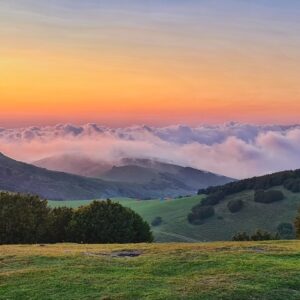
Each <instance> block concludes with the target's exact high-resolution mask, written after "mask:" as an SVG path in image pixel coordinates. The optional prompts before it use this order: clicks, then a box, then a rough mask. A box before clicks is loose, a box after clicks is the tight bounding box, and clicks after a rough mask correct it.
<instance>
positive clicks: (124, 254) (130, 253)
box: [83, 250, 142, 257]
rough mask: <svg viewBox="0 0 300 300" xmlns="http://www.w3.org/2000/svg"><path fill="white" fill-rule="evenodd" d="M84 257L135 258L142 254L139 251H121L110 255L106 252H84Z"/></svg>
mask: <svg viewBox="0 0 300 300" xmlns="http://www.w3.org/2000/svg"><path fill="white" fill-rule="evenodd" d="M83 254H84V255H86V256H110V257H137V256H140V255H141V254H142V251H139V250H121V251H113V252H111V253H107V252H84V253H83Z"/></svg>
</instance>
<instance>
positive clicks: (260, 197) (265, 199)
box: [254, 190, 284, 203]
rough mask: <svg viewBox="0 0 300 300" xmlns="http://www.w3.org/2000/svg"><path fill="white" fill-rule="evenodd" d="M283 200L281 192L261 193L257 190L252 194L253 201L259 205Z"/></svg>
mask: <svg viewBox="0 0 300 300" xmlns="http://www.w3.org/2000/svg"><path fill="white" fill-rule="evenodd" d="M283 199H284V195H283V193H282V192H281V191H277V190H270V191H263V190H257V191H255V194H254V201H255V202H259V203H272V202H276V201H281V200H283Z"/></svg>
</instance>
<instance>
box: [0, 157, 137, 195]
mask: <svg viewBox="0 0 300 300" xmlns="http://www.w3.org/2000/svg"><path fill="white" fill-rule="evenodd" d="M139 188H140V187H139V186H136V185H129V184H122V183H116V182H108V181H104V180H101V179H95V178H87V177H83V176H77V175H72V174H68V173H63V172H54V171H49V170H46V169H43V168H39V167H36V166H33V165H30V164H26V163H23V162H19V161H16V160H13V159H11V158H9V157H7V156H5V155H3V154H0V190H6V191H9V192H22V193H31V194H37V195H39V196H41V197H44V198H47V199H58V200H61V199H94V198H99V197H101V198H102V197H116V196H128V197H137V195H139V192H138V189H139ZM141 189H142V188H141Z"/></svg>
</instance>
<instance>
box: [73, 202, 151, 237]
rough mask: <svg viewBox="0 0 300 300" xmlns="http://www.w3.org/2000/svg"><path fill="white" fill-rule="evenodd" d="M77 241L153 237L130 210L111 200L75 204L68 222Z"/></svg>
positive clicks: (147, 226) (142, 222) (138, 217)
mask: <svg viewBox="0 0 300 300" xmlns="http://www.w3.org/2000/svg"><path fill="white" fill-rule="evenodd" d="M70 239H71V240H72V241H74V242H78V243H139V242H151V241H152V240H153V237H152V233H151V231H150V227H149V225H148V224H147V223H146V222H145V221H144V220H143V219H142V218H141V217H140V216H139V215H137V214H136V213H135V212H134V211H133V210H131V209H129V208H125V207H123V206H122V205H120V204H118V203H114V202H112V201H110V200H107V201H94V202H92V203H91V204H90V205H88V206H82V207H80V208H78V209H77V210H76V211H75V212H74V215H73V218H72V220H71V222H70Z"/></svg>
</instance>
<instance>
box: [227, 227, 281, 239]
mask: <svg viewBox="0 0 300 300" xmlns="http://www.w3.org/2000/svg"><path fill="white" fill-rule="evenodd" d="M278 239H279V235H278V234H275V235H273V234H271V233H270V232H267V231H263V230H260V229H258V230H257V231H256V232H255V233H254V234H252V235H249V234H247V233H246V232H239V233H237V234H235V235H234V236H233V237H232V240H233V241H268V240H278Z"/></svg>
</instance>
